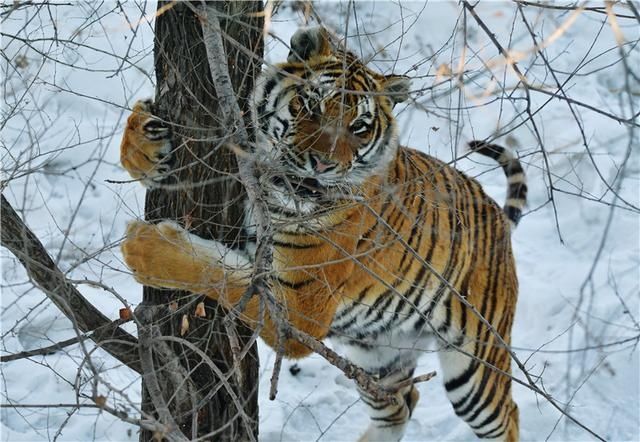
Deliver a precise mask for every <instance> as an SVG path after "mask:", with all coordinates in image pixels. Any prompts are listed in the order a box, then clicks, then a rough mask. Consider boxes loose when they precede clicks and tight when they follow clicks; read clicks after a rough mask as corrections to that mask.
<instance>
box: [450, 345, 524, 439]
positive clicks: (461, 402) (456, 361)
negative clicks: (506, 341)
mask: <svg viewBox="0 0 640 442" xmlns="http://www.w3.org/2000/svg"><path fill="white" fill-rule="evenodd" d="M470 339H471V338H470V337H468V336H467V337H466V338H465V340H466V342H467V343H466V344H465V343H463V344H461V345H460V346H459V347H458V349H454V348H448V349H446V350H444V351H441V352H440V363H441V366H442V372H443V377H444V385H445V389H446V391H447V396H448V398H449V400H450V401H451V404H452V405H453V409H454V410H455V412H456V414H457V415H458V416H459V417H460V418H462V419H463V420H464V421H465V422H466V423H467V424H468V425H469V426H470V427H471V429H472V430H473V432H474V433H475V434H476V436H477V437H478V438H480V439H482V440H499V441H506V442H516V441H517V440H518V434H519V433H518V406H517V405H516V403H515V402H514V401H513V399H512V396H511V378H510V375H509V374H508V373H510V355H509V352H508V351H507V350H506V349H505V348H504V347H502V346H500V345H499V344H497V343H494V342H492V343H487V344H485V345H482V344H481V345H477V338H476V342H473V343H472V342H471V341H470ZM491 341H493V340H491ZM458 342H459V341H458ZM460 350H464V352H465V353H469V354H473V355H475V357H476V358H478V359H480V360H478V359H475V358H471V357H470V356H467V355H466V354H464V353H463V352H461V351H460ZM474 350H475V351H474ZM481 360H482V361H484V362H486V363H488V364H490V365H492V366H494V367H496V368H498V370H500V371H501V372H498V371H496V370H494V369H492V368H490V367H489V366H487V365H486V364H485V363H483V362H482V361H481Z"/></svg>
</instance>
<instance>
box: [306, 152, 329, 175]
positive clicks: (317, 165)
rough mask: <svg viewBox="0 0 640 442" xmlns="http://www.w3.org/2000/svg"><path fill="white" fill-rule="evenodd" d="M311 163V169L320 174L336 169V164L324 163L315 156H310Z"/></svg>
mask: <svg viewBox="0 0 640 442" xmlns="http://www.w3.org/2000/svg"><path fill="white" fill-rule="evenodd" d="M309 163H311V168H312V169H313V170H315V171H316V172H318V173H322V172H326V171H327V170H330V169H333V168H334V167H336V163H334V162H332V161H323V160H321V159H320V158H318V157H316V156H315V155H313V154H309Z"/></svg>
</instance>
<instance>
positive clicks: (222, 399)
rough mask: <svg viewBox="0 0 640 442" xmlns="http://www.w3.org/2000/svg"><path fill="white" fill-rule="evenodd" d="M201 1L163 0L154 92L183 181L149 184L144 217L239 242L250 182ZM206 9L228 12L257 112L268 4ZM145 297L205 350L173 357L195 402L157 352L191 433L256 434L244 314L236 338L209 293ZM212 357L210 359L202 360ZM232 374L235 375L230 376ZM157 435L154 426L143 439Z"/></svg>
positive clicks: (167, 389) (158, 319)
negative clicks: (240, 169)
mask: <svg viewBox="0 0 640 442" xmlns="http://www.w3.org/2000/svg"><path fill="white" fill-rule="evenodd" d="M194 5H196V3H193V4H190V3H187V2H178V3H175V2H160V3H159V4H158V11H159V12H158V18H157V21H156V32H155V47H154V58H155V72H156V77H157V83H156V97H155V99H156V104H157V106H158V109H159V112H158V113H159V115H160V116H162V117H163V118H166V120H167V122H168V123H169V124H170V125H171V127H173V131H174V140H173V141H174V146H177V148H176V150H175V151H174V152H173V155H174V160H175V168H174V175H173V176H172V178H175V179H169V180H167V181H165V182H166V183H167V184H168V185H167V186H166V187H165V188H162V187H161V188H158V189H154V190H152V191H150V192H148V194H147V200H146V208H145V217H146V219H147V220H149V221H155V220H158V219H175V220H178V221H180V222H182V223H183V224H185V225H187V226H190V228H191V230H192V231H193V232H195V233H197V234H198V235H199V236H201V237H203V238H216V239H221V240H223V241H224V242H226V243H235V244H236V245H237V244H238V243H239V242H241V241H242V238H241V237H240V232H241V230H240V227H241V225H242V221H243V212H244V207H243V202H244V198H243V189H242V185H241V183H240V182H239V181H238V180H237V178H235V177H234V175H233V174H234V173H235V172H236V171H237V165H236V161H235V155H234V153H233V151H232V150H231V149H229V148H228V145H227V144H226V141H228V137H229V128H228V127H225V126H224V125H223V123H224V121H225V120H226V118H225V116H224V115H222V114H221V111H220V108H219V107H218V105H217V99H216V92H215V86H214V84H213V81H212V79H211V74H210V67H209V64H208V63H207V53H206V48H205V46H204V44H203V37H202V21H203V20H206V18H205V17H203V16H202V15H200V14H203V13H204V12H205V11H204V8H203V9H196V8H195V7H194ZM204 7H205V8H210V9H215V10H216V12H217V13H218V14H219V20H220V24H221V29H222V30H223V33H224V37H225V38H223V40H224V42H225V49H226V54H227V60H219V62H220V63H222V64H226V65H227V66H228V68H229V73H230V76H231V80H232V83H233V87H234V90H235V91H236V93H237V95H238V99H239V104H240V106H241V108H242V110H243V111H244V112H245V115H247V116H248V115H249V107H248V97H249V94H250V92H251V90H252V88H253V82H254V79H255V78H256V75H257V74H258V73H259V72H260V69H261V60H262V50H263V49H262V48H263V42H262V15H261V14H260V12H261V11H262V2H260V1H254V2H233V1H228V2H209V3H206V6H204ZM248 121H249V120H248V119H247V122H248ZM203 301H204V304H205V306H206V311H205V312H204V313H202V312H198V313H197V314H196V308H197V307H198V303H200V302H203ZM144 302H145V303H149V304H153V305H155V306H158V307H165V308H166V309H165V308H160V309H157V310H155V311H154V314H155V317H154V318H153V321H154V322H155V323H156V324H158V327H159V331H160V333H161V334H163V335H170V336H180V335H184V338H185V339H186V340H187V341H188V342H191V343H193V344H194V345H195V346H196V348H197V349H199V352H198V351H196V350H194V349H193V348H188V347H186V346H184V345H182V344H181V343H174V344H173V345H171V352H172V354H171V355H166V356H168V357H169V358H171V357H173V355H174V354H175V355H176V356H177V357H178V358H179V359H180V361H181V362H182V363H183V365H184V367H185V368H186V369H187V370H188V372H189V373H190V376H191V379H192V381H193V383H194V384H195V387H196V390H195V391H194V393H195V397H196V398H197V400H198V402H199V404H198V406H196V407H195V408H194V406H193V404H192V403H191V402H190V401H189V400H188V399H189V398H188V396H186V395H180V394H177V395H176V390H180V389H182V388H183V385H180V383H179V382H178V384H175V375H174V373H171V371H172V365H171V364H170V363H169V361H168V360H166V359H164V360H163V358H162V357H161V356H160V354H159V353H158V354H155V358H154V359H155V363H156V365H155V369H156V373H155V375H156V376H157V378H158V381H159V384H160V386H161V387H162V391H163V392H164V393H165V397H166V398H167V401H168V403H169V404H171V408H172V410H174V416H177V417H178V419H179V422H178V424H179V425H180V427H181V429H182V430H183V432H184V433H185V434H186V435H190V436H191V437H195V436H205V435H207V437H211V436H212V434H215V435H216V436H215V437H216V439H218V438H219V439H220V440H231V441H233V440H254V439H257V433H258V418H257V417H258V406H257V383H256V382H255V379H257V377H258V358H257V352H256V346H255V338H253V339H252V333H251V332H249V331H248V330H247V329H246V328H245V327H244V326H243V325H242V324H241V323H239V322H238V323H236V324H235V327H234V328H235V330H236V331H237V334H235V336H229V333H232V334H234V333H235V332H234V330H233V328H230V327H228V326H226V325H225V324H223V319H224V316H225V314H224V311H222V310H221V309H220V308H218V306H217V305H216V304H215V303H214V302H212V301H209V300H207V299H202V298H196V297H194V296H193V295H189V294H185V293H175V292H167V291H160V290H155V289H152V288H150V287H146V288H145V292H144ZM175 303H177V305H176V304H175ZM167 319H169V320H167ZM187 323H188V324H189V325H188V326H187V325H186V324H187ZM234 338H235V340H237V341H234ZM152 339H157V337H153V338H152ZM232 346H233V347H238V348H235V351H236V352H238V351H239V350H240V349H243V352H242V353H243V356H242V357H241V358H237V356H238V354H237V353H236V355H235V356H234V355H233V354H232ZM204 355H206V358H208V362H209V363H207V361H206V360H203V357H204ZM206 358H205V359H206ZM213 361H215V363H213V364H212V362H213ZM231 373H233V374H234V375H233V376H229V374H231ZM147 374H148V373H147ZM221 375H223V377H224V379H221ZM143 379H144V375H143ZM221 383H223V384H224V387H221ZM144 386H145V387H144V389H143V410H145V409H146V410H147V411H153V410H155V405H154V404H153V403H152V402H153V401H151V400H150V398H149V395H148V387H147V383H146V382H145V383H144ZM169 398H174V399H173V401H171V400H169ZM180 401H183V402H182V403H180ZM172 402H173V403H172ZM239 405H240V406H241V407H242V408H241V409H238V408H237V407H238V406H239ZM193 413H196V415H197V418H195V419H194V417H193V415H192V414H193ZM196 425H197V430H196V428H195V426H196ZM152 437H153V434H152V433H151V432H147V433H146V434H145V435H143V437H142V440H148V439H150V438H152Z"/></svg>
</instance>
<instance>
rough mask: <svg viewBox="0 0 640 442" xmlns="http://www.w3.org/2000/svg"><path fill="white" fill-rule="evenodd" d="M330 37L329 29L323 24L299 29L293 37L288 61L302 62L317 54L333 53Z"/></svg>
mask: <svg viewBox="0 0 640 442" xmlns="http://www.w3.org/2000/svg"><path fill="white" fill-rule="evenodd" d="M330 39H331V36H330V35H329V31H327V30H326V29H325V28H323V27H321V26H314V27H310V28H300V29H298V30H297V31H296V33H295V34H293V37H291V43H290V46H291V50H290V51H289V56H288V57H287V61H288V62H289V63H292V62H300V61H307V60H309V59H311V58H312V57H316V56H322V55H331V41H330Z"/></svg>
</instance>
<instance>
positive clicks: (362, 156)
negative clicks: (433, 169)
mask: <svg viewBox="0 0 640 442" xmlns="http://www.w3.org/2000/svg"><path fill="white" fill-rule="evenodd" d="M409 86H410V82H409V80H408V79H407V77H404V76H398V75H382V74H380V73H377V72H375V71H373V70H371V69H369V68H368V67H366V66H365V65H364V63H363V62H362V61H361V60H360V59H358V58H357V57H356V56H355V55H353V54H352V53H350V52H349V51H347V50H346V49H344V48H343V47H341V45H340V44H339V43H338V40H337V38H336V37H334V36H333V35H332V34H331V33H330V32H329V31H327V30H326V29H324V28H321V27H314V28H303V29H299V30H298V31H297V32H296V33H295V34H294V35H293V37H292V38H291V52H290V53H289V56H288V58H287V61H286V62H285V63H281V64H277V65H275V66H273V67H270V68H269V69H267V70H266V71H265V72H264V73H263V74H262V75H261V78H260V79H259V80H258V81H257V84H256V88H255V91H254V96H253V113H254V124H255V127H256V138H257V144H258V147H259V149H262V150H263V153H267V154H268V157H269V158H271V159H275V160H276V161H277V163H278V165H279V166H281V167H283V168H284V173H285V174H286V175H287V176H294V177H298V178H302V179H305V180H306V181H307V182H314V183H316V184H317V185H318V186H321V187H322V186H332V185H339V184H354V185H357V184H361V183H362V182H364V181H365V180H366V179H367V178H369V177H371V176H372V175H375V174H382V173H384V171H385V170H386V169H387V168H388V166H389V164H390V162H391V161H392V160H393V158H394V157H395V154H396V151H397V148H398V140H397V129H396V122H395V119H394V117H393V114H392V109H393V107H394V106H395V105H396V104H397V103H400V102H402V101H404V100H406V99H407V98H408V93H409Z"/></svg>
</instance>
